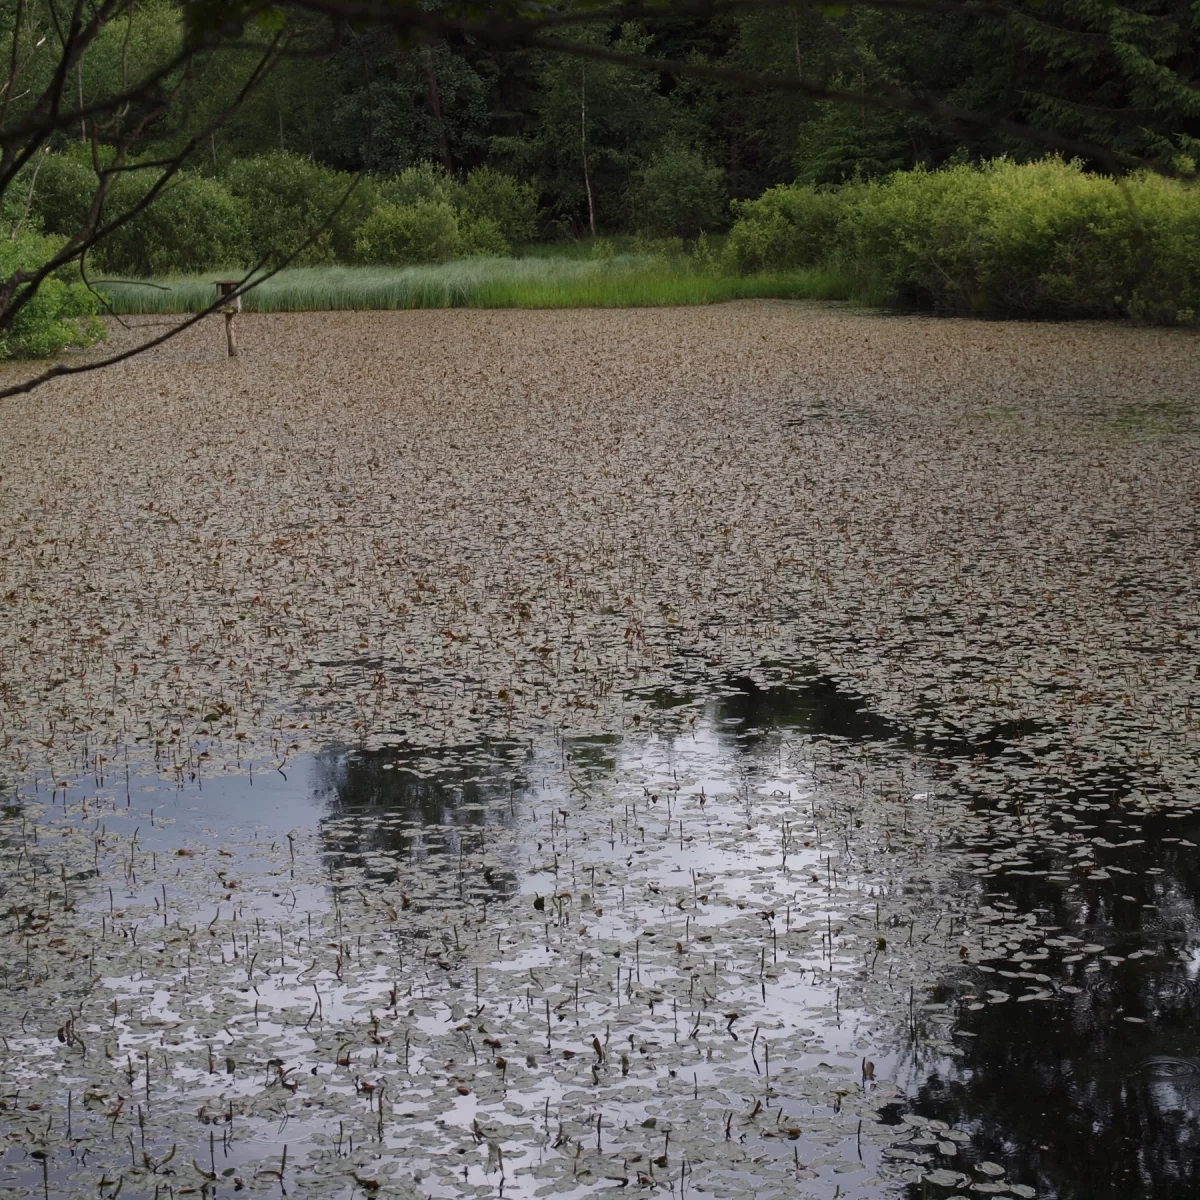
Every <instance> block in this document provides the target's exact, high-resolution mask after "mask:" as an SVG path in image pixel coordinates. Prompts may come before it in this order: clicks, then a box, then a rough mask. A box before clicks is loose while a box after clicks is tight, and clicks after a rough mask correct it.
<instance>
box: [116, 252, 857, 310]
mask: <svg viewBox="0 0 1200 1200" xmlns="http://www.w3.org/2000/svg"><path fill="white" fill-rule="evenodd" d="M219 275H220V273H219V272H213V273H212V274H209V275H204V276H186V277H181V278H177V279H166V280H161V281H160V280H104V281H101V282H98V283H97V284H96V285H95V286H96V290H97V291H98V292H100V294H101V295H102V296H103V298H104V300H105V301H106V302H107V304H108V305H109V306H110V307H111V311H113V312H115V313H117V314H119V315H121V316H136V315H149V314H170V313H180V314H182V313H194V312H198V311H200V310H201V309H203V308H205V307H206V306H207V305H209V304H211V303H212V301H213V299H214V296H215V290H214V286H213V280H214V279H215V278H217V277H218V276H219ZM848 297H849V288H848V286H847V284H846V282H845V281H844V280H842V279H841V278H839V277H838V276H837V275H836V274H835V273H833V272H830V271H826V270H820V269H808V270H797V271H789V272H786V273H762V274H757V275H748V276H727V275H721V274H716V273H710V272H706V271H702V270H699V269H697V268H696V267H695V266H694V265H692V264H690V263H682V264H677V263H672V262H669V261H667V262H665V261H663V260H661V259H649V258H644V257H637V256H632V255H622V256H615V257H612V258H595V259H582V260H580V259H565V258H533V257H531V258H513V259H484V258H480V259H467V260H461V261H457V262H451V263H445V264H443V265H440V266H423V267H348V266H332V267H295V268H291V269H289V270H286V271H281V272H280V273H279V274H278V275H276V276H273V277H272V278H270V279H267V280H264V281H263V282H262V283H261V284H258V285H256V286H255V287H253V288H251V289H250V291H249V292H247V294H246V296H245V298H244V300H243V305H244V307H245V309H246V310H247V311H248V312H330V311H368V310H379V309H404V308H638V307H653V306H668V305H691V304H714V303H718V302H720V301H723V300H746V299H792V300H795V299H808V300H844V299H848Z"/></svg>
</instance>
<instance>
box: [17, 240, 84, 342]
mask: <svg viewBox="0 0 1200 1200" xmlns="http://www.w3.org/2000/svg"><path fill="white" fill-rule="evenodd" d="M59 245H60V242H59V240H58V239H55V238H47V237H39V236H36V235H30V234H26V233H18V234H17V236H16V237H13V236H11V231H5V230H3V229H0V279H8V278H10V277H11V276H12V275H13V274H14V273H15V272H17V271H30V270H34V269H36V268H37V267H39V266H41V265H42V264H43V263H45V262H47V261H48V260H49V259H50V258H51V256H52V255H53V254H54V253H55V251H56V250H57V248H58V246H59ZM99 308H100V303H99V301H98V299H97V298H96V296H95V295H94V293H93V292H91V291H90V290H89V289H88V288H87V287H85V286H84V285H83V284H82V283H70V282H67V281H66V280H64V279H60V278H55V277H53V276H52V277H51V278H49V279H47V280H46V281H45V282H44V283H43V284H42V285H41V287H39V288H38V290H37V292H36V294H35V295H34V296H33V297H31V298H30V300H29V302H28V303H27V304H25V305H24V306H23V307H22V308H21V309H20V311H19V312H18V313H17V314H16V317H15V319H14V321H13V324H12V327H11V329H9V330H7V331H5V332H4V333H0V359H8V358H49V357H50V356H51V355H54V354H58V353H60V352H61V351H62V350H65V349H66V348H67V347H68V346H90V345H92V344H93V343H95V342H96V341H98V340H99V339H100V338H101V337H102V336H103V333H104V327H103V325H101V323H100V321H99V319H98V318H97V316H96V313H97V312H98V310H99Z"/></svg>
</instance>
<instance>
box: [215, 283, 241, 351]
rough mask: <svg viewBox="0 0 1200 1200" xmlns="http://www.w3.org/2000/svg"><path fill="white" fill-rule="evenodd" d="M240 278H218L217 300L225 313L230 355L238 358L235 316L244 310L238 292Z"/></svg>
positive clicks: (226, 339)
mask: <svg viewBox="0 0 1200 1200" xmlns="http://www.w3.org/2000/svg"><path fill="white" fill-rule="evenodd" d="M241 282H242V281H241V280H240V279H218V280H217V281H216V283H217V300H218V301H219V302H220V311H221V312H222V313H224V314H225V342H226V345H227V346H228V347H229V357H230V358H237V352H238V347H237V334H236V333H235V332H234V328H233V318H234V317H236V316H237V315H238V313H240V312H241V311H242V297H241V296H240V295H239V294H238V287H239V286H240V285H241Z"/></svg>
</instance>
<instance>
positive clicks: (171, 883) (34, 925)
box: [0, 669, 1200, 1198]
mask: <svg viewBox="0 0 1200 1200" xmlns="http://www.w3.org/2000/svg"><path fill="white" fill-rule="evenodd" d="M771 674H772V675H773V676H774V679H773V680H772V681H771V682H764V681H761V679H760V682H755V681H754V680H753V679H751V678H742V679H737V680H732V681H731V682H730V685H729V686H728V687H727V688H725V689H722V690H721V692H720V693H718V694H717V695H714V696H710V697H696V698H690V699H689V698H684V697H681V696H679V695H672V696H669V697H665V698H664V700H665V701H666V704H665V705H664V707H663V708H662V709H661V712H662V713H663V715H664V716H663V721H662V724H661V726H660V729H659V731H658V732H656V733H654V734H635V735H627V736H622V737H582V738H566V739H562V740H560V741H558V742H538V741H537V740H536V739H535V740H533V741H525V742H507V743H505V742H500V743H485V744H481V745H478V746H475V747H473V748H470V749H463V750H460V751H447V752H440V753H430V752H427V751H420V750H407V751H406V750H403V749H399V748H397V749H392V750H388V751H381V752H374V753H369V752H355V751H348V750H344V749H337V748H334V749H329V750H326V751H323V752H321V753H318V754H316V755H312V756H306V757H304V758H303V759H301V760H299V761H297V762H295V763H294V764H292V765H291V766H290V768H289V769H288V771H287V772H282V771H269V772H267V773H265V774H263V773H261V772H260V773H259V774H257V775H233V776H224V777H215V778H210V779H208V780H197V781H195V782H191V781H189V780H187V779H184V780H182V781H181V783H180V785H179V786H163V785H159V784H156V783H155V782H152V781H150V780H143V779H139V777H137V776H133V777H132V779H131V783H130V787H129V790H128V791H126V788H125V783H124V779H123V777H122V778H121V779H120V780H119V781H118V785H117V786H116V787H112V788H104V787H98V786H96V782H95V780H94V779H93V780H92V781H90V783H85V782H83V781H77V782H76V785H75V786H69V787H66V788H63V789H60V790H58V791H56V792H54V793H53V794H52V796H51V797H50V798H47V797H45V796H44V795H40V794H39V795H38V796H36V797H29V798H28V800H27V801H26V803H25V804H24V805H21V804H19V805H18V807H27V808H28V810H29V813H30V814H32V813H34V812H36V813H37V814H38V816H37V826H36V832H35V833H31V832H30V831H31V829H32V822H33V818H32V815H30V816H29V817H28V818H27V820H26V822H25V824H24V830H25V835H24V836H25V843H24V845H25V849H24V850H23V851H18V859H19V860H21V859H22V854H23V856H24V857H23V860H22V861H24V862H25V863H28V864H29V865H30V866H32V865H33V864H35V863H36V864H40V865H41V868H42V871H43V876H42V883H41V886H42V887H46V888H47V889H49V888H51V887H55V888H63V887H65V888H66V893H67V899H66V904H67V906H68V911H66V912H62V913H61V914H58V913H52V912H51V910H52V909H53V908H54V907H55V901H54V900H52V899H49V898H48V900H47V906H46V911H45V912H41V911H39V908H40V905H38V904H33V903H31V904H30V905H29V907H28V908H26V909H25V910H24V911H21V909H20V908H18V909H17V910H16V911H15V912H13V913H10V916H12V917H13V918H14V930H15V932H16V934H17V937H18V939H19V940H20V941H23V942H24V947H23V952H24V955H25V957H24V959H22V958H21V956H20V953H18V954H17V955H12V956H10V958H9V961H8V964H7V965H6V968H5V973H6V979H5V983H6V987H5V992H4V998H5V1012H6V1025H7V1026H8V1028H9V1031H10V1035H9V1036H8V1038H7V1057H6V1061H5V1084H6V1086H5V1102H6V1117H7V1118H8V1122H9V1124H10V1127H11V1130H12V1133H13V1134H16V1136H15V1137H11V1136H10V1140H9V1147H8V1149H7V1152H6V1154H5V1157H4V1160H3V1165H2V1166H0V1171H2V1172H3V1174H2V1175H0V1179H3V1181H4V1183H5V1185H6V1186H7V1187H10V1188H11V1187H16V1188H18V1189H21V1187H22V1185H24V1189H25V1190H28V1191H29V1192H30V1193H31V1194H32V1193H35V1192H36V1191H38V1190H39V1188H40V1187H41V1185H42V1172H43V1168H44V1169H45V1171H46V1173H47V1180H48V1186H49V1187H50V1190H51V1192H52V1194H63V1195H65V1194H73V1192H74V1191H75V1190H76V1189H78V1191H79V1193H80V1194H83V1192H84V1191H87V1190H88V1181H92V1183H93V1184H94V1181H95V1180H96V1179H98V1178H107V1179H109V1180H110V1181H111V1183H112V1185H113V1186H114V1187H115V1186H116V1184H117V1183H118V1181H120V1180H122V1179H123V1180H124V1184H123V1187H122V1194H125V1195H147V1196H150V1195H154V1194H155V1191H156V1189H159V1190H160V1194H168V1193H167V1189H168V1188H172V1189H175V1190H177V1191H178V1190H181V1189H183V1188H186V1187H187V1186H188V1185H189V1184H190V1185H191V1186H193V1187H196V1188H200V1189H201V1190H203V1189H204V1188H205V1187H210V1188H213V1189H215V1188H218V1187H221V1186H225V1185H228V1186H230V1187H239V1186H243V1187H248V1188H249V1187H254V1186H260V1187H261V1186H266V1185H267V1184H270V1185H271V1186H279V1185H282V1186H283V1187H285V1188H293V1189H296V1190H299V1191H301V1192H302V1193H304V1194H309V1193H312V1194H339V1189H343V1188H345V1187H346V1186H347V1174H349V1175H350V1183H354V1182H355V1179H356V1178H357V1180H358V1181H359V1183H358V1186H360V1187H362V1188H365V1189H366V1190H367V1191H369V1192H380V1191H381V1189H382V1188H384V1187H385V1186H386V1187H387V1188H389V1189H391V1190H399V1191H400V1192H405V1191H407V1192H411V1193H412V1194H425V1195H455V1194H461V1193H462V1192H464V1191H472V1192H475V1191H477V1192H478V1193H479V1194H481V1195H482V1194H484V1193H488V1194H490V1193H491V1192H493V1191H499V1190H500V1188H501V1187H503V1190H504V1193H505V1194H506V1195H511V1196H521V1195H537V1194H541V1193H542V1191H543V1190H544V1189H545V1188H546V1187H547V1186H548V1185H549V1186H550V1187H551V1189H552V1192H553V1194H556V1195H558V1194H576V1193H578V1194H580V1195H583V1194H591V1193H593V1192H595V1191H603V1190H604V1189H606V1188H613V1187H617V1188H624V1187H626V1186H634V1185H635V1184H637V1183H638V1181H639V1180H640V1181H641V1185H642V1186H658V1187H662V1188H679V1189H680V1190H681V1191H683V1192H687V1191H689V1190H690V1191H693V1192H695V1193H697V1194H700V1193H705V1192H711V1193H713V1194H716V1195H736V1194H740V1193H742V1192H746V1191H747V1190H748V1189H753V1190H754V1191H755V1192H756V1193H758V1192H764V1191H768V1190H769V1189H770V1187H771V1186H772V1185H775V1186H777V1187H779V1188H780V1189H782V1190H787V1188H788V1187H792V1188H794V1187H795V1186H796V1185H797V1184H801V1185H802V1186H803V1189H804V1191H805V1193H806V1194H811V1195H813V1196H833V1195H862V1196H870V1195H880V1196H882V1195H888V1194H893V1193H894V1192H895V1190H896V1188H897V1187H898V1186H902V1185H904V1184H906V1183H907V1185H908V1187H909V1188H910V1189H915V1190H914V1191H913V1194H914V1195H918V1194H921V1193H922V1188H923V1189H924V1193H925V1194H934V1195H951V1194H954V1193H955V1192H966V1191H968V1190H970V1189H971V1188H974V1190H975V1193H978V1192H979V1191H980V1189H981V1187H982V1188H983V1189H985V1190H986V1191H989V1192H991V1193H992V1194H1007V1195H1017V1196H1023V1195H1034V1194H1038V1195H1054V1196H1061V1197H1064V1198H1066V1197H1098V1196H1112V1197H1118V1196H1122V1197H1127V1196H1131V1195H1139V1194H1140V1195H1147V1196H1150V1195H1153V1196H1171V1195H1178V1196H1184V1195H1188V1194H1194V1188H1195V1187H1196V1185H1197V1183H1198V1179H1197V1171H1198V1170H1200V1167H1198V1166H1197V1163H1198V1157H1197V1155H1196V1153H1195V1144H1194V1143H1195V1130H1196V1120H1197V1116H1198V1115H1200V1110H1198V1106H1200V1042H1198V1040H1197V1034H1196V1028H1197V1025H1196V1015H1197V1013H1196V1006H1197V966H1198V964H1200V944H1198V938H1197V921H1196V910H1195V905H1196V898H1197V895H1198V894H1200V893H1198V888H1200V874H1198V873H1197V865H1196V859H1195V856H1194V855H1193V854H1191V853H1190V851H1191V850H1193V849H1194V847H1195V844H1196V842H1195V840H1194V839H1196V838H1198V837H1200V819H1197V818H1196V817H1195V816H1194V815H1192V814H1191V813H1188V812H1174V811H1172V809H1171V807H1170V806H1169V804H1166V803H1162V804H1155V805H1153V806H1147V805H1146V804H1145V803H1144V802H1143V803H1141V804H1138V805H1135V806H1133V808H1132V809H1131V808H1130V807H1129V806H1128V803H1127V802H1128V801H1129V799H1130V794H1131V792H1132V787H1133V785H1132V783H1131V782H1130V781H1125V782H1124V785H1122V781H1121V780H1120V779H1119V777H1118V776H1117V775H1115V774H1111V773H1104V774H1099V773H1098V774H1097V777H1096V778H1095V780H1094V784H1093V786H1092V787H1091V788H1080V789H1078V790H1076V791H1074V792H1073V793H1072V794H1071V795H1070V796H1069V797H1064V798H1062V799H1061V800H1060V801H1059V803H1058V805H1056V808H1055V810H1054V813H1053V815H1054V816H1055V817H1056V818H1057V819H1058V820H1059V821H1060V822H1061V821H1063V820H1066V821H1067V824H1066V825H1065V826H1064V827H1063V830H1064V832H1063V833H1062V834H1061V835H1060V837H1061V839H1062V840H1061V841H1060V843H1059V844H1058V845H1055V844H1053V843H1050V844H1047V843H1048V842H1049V839H1041V841H1040V844H1037V845H1032V846H1031V845H1030V844H1029V843H1030V842H1031V841H1032V840H1033V839H1034V838H1035V836H1036V825H1037V824H1038V822H1040V821H1043V820H1045V819H1046V818H1047V817H1049V816H1050V815H1051V814H1050V813H1049V811H1048V810H1047V808H1046V807H1045V806H1041V807H1040V808H1035V807H1034V805H1035V804H1036V801H1031V802H1030V803H1029V806H1028V807H1025V806H1024V805H1019V804H1018V803H1017V802H1016V801H1014V802H1012V803H1011V805H1010V806H1007V807H1008V811H1001V812H996V811H994V810H993V811H991V812H990V813H989V814H988V816H987V818H986V819H985V824H984V825H980V824H979V817H978V812H977V811H976V810H977V807H978V805H979V803H980V802H981V799H982V795H986V793H981V791H980V790H977V789H976V788H975V787H973V786H972V781H971V780H970V778H969V775H967V776H964V772H966V771H968V770H972V771H975V772H978V771H979V769H980V766H981V763H993V764H1000V765H999V766H998V767H996V768H993V769H994V770H996V769H998V770H1000V771H1002V772H1005V773H1007V774H1008V776H1009V778H1010V781H1011V784H1012V785H1013V788H1014V791H1017V790H1019V789H1021V788H1022V787H1023V786H1025V785H1027V782H1028V774H1029V771H1030V767H1031V765H1032V764H1033V763H1034V762H1035V761H1036V753H1037V752H1036V750H1035V749H1031V748H1029V747H1027V746H1026V745H1025V743H1026V741H1027V740H1028V737H1033V738H1035V739H1036V738H1039V737H1041V738H1044V735H1042V734H1030V735H1028V736H1027V737H1022V736H1021V735H1020V733H1017V734H1015V735H1013V736H1012V737H1011V740H1010V739H1009V738H1008V737H1006V736H1005V735H1003V734H1000V735H997V737H996V738H994V739H991V740H987V741H984V742H982V743H980V744H977V745H971V744H963V745H961V746H953V747H951V749H950V752H949V753H947V752H946V750H945V748H942V752H941V753H940V754H938V755H936V756H935V755H934V754H932V753H930V751H929V749H927V748H925V747H922V746H921V745H920V744H919V742H920V739H918V738H915V737H914V736H912V735H911V733H906V732H905V731H904V730H903V729H900V728H896V727H893V726H892V725H891V724H890V723H889V722H887V721H884V720H882V719H880V718H873V717H871V715H870V714H869V713H868V712H866V711H865V710H864V707H863V705H862V703H861V698H859V697H855V696H853V695H848V694H847V693H845V692H843V691H841V690H839V689H838V688H837V687H836V686H835V685H834V684H833V683H831V682H830V681H829V680H827V679H821V678H810V679H804V678H800V679H795V678H793V679H790V680H787V681H786V682H784V681H783V676H782V674H781V672H780V671H779V670H778V669H776V670H775V671H774V672H772V673H771ZM285 776H286V777H285ZM47 799H49V802H47ZM14 820H15V814H14V815H13V816H11V817H10V823H11V822H12V821H14ZM985 831H986V833H987V839H988V840H987V845H988V852H987V854H986V855H985V854H981V853H978V852H975V853H972V852H971V850H970V847H972V846H975V845H977V844H978V842H977V841H976V840H975V839H974V838H973V837H972V836H971V834H972V833H982V832H985ZM33 837H36V844H34V845H32V846H31V845H30V841H31V838H33ZM47 843H49V847H48V848H47V849H46V850H45V851H43V850H42V849H41V847H42V846H43V845H46V844H47ZM64 845H65V846H71V847H73V848H74V850H75V851H77V852H81V851H82V850H84V849H85V848H88V847H90V848H91V849H92V851H93V852H94V853H93V855H92V859H91V863H90V864H89V863H88V860H87V856H86V854H83V855H82V861H81V864H77V865H82V869H81V870H79V871H78V872H77V881H76V880H72V879H71V877H70V874H69V873H66V871H65V869H64V870H63V871H60V874H59V877H58V878H57V879H55V878H54V877H53V876H50V878H49V880H47V878H46V875H45V872H46V871H47V870H48V869H49V865H50V864H52V863H53V862H54V861H55V860H56V859H57V860H58V861H59V862H60V863H64V862H67V861H70V859H71V854H70V853H69V852H68V853H66V854H64V852H63V847H64ZM1068 846H1069V847H1070V849H1068ZM1083 848H1086V849H1088V850H1090V851H1091V853H1090V854H1089V855H1087V856H1086V859H1087V860H1086V862H1085V863H1084V864H1083V866H1084V869H1083V870H1081V869H1080V862H1079V859H1078V857H1075V858H1074V861H1073V856H1077V855H1078V850H1079V849H1083ZM1096 848H1099V849H1096ZM6 849H7V850H8V851H9V857H10V862H11V851H12V849H13V847H12V845H10V846H9V847H7V848H6ZM976 864H982V865H976ZM89 866H90V869H88V868H89ZM29 889H30V891H29V895H30V898H31V900H32V898H33V897H34V896H37V895H38V883H37V882H36V880H34V879H30V881H29ZM62 905H63V901H62V900H61V899H60V900H59V901H58V906H59V907H60V908H61V907H62ZM97 917H98V918H99V920H100V922H101V929H100V932H99V944H98V945H97V944H96V938H97V931H96V929H95V922H96V919H97ZM81 927H82V929H81ZM20 941H19V942H18V949H19V950H20ZM56 943H57V945H56ZM68 951H69V954H68ZM56 958H57V959H58V961H57V962H56V961H55V959H56ZM83 964H86V974H88V975H90V976H91V978H92V980H93V982H94V984H95V986H92V987H88V986H87V983H86V980H85V979H83V978H81V977H80V976H81V974H83V973H85V972H84V971H83V970H81V967H82V966H83ZM51 980H53V981H54V989H55V993H56V998H55V1001H54V1005H53V1008H52V1011H51V1012H50V1013H48V1014H47V1015H50V1016H53V1017H55V1018H56V1019H57V1020H58V1021H59V1025H58V1028H57V1029H56V1030H55V1033H54V1035H53V1037H52V1038H51V1039H47V1038H46V1037H45V1036H44V1035H42V1036H37V1035H36V1034H35V1035H33V1036H27V1035H26V1034H25V1033H24V1031H23V1030H22V1029H20V1025H21V1022H22V1020H23V1019H24V1016H25V1015H27V1012H28V1009H29V1008H31V1007H36V1006H37V1005H38V1004H39V1003H45V999H44V992H45V989H46V987H47V985H48V984H49V982H50V981H51ZM22 1010H24V1011H22ZM51 1061H53V1062H54V1063H55V1068H54V1070H53V1071H52V1072H48V1071H47V1066H48V1064H49V1062H51ZM64 1089H66V1090H67V1091H70V1092H71V1099H72V1105H71V1110H70V1115H69V1117H68V1116H67V1106H66V1097H65V1095H64ZM122 1101H124V1103H125V1104H128V1105H130V1106H131V1107H134V1108H135V1109H136V1118H135V1119H136V1122H137V1132H136V1134H130V1135H127V1136H126V1137H125V1138H117V1137H116V1136H115V1132H114V1130H115V1127H117V1126H118V1125H119V1124H120V1122H121V1115H122V1114H121V1113H120V1111H119V1109H120V1108H121V1105H122ZM114 1110H118V1111H114ZM43 1114H45V1115H44V1116H43ZM64 1120H69V1122H70V1123H69V1125H68V1126H66V1127H63V1124H62V1123H63V1121H64ZM56 1125H57V1128H55V1126H56ZM131 1137H132V1139H133V1140H132V1143H130V1138H131ZM285 1146H286V1147H287V1156H288V1164H287V1165H286V1166H285V1165H284V1162H283V1155H284V1147H285ZM172 1148H174V1150H175V1153H174V1155H173V1156H172V1157H171V1158H170V1159H169V1160H168V1157H167V1156H168V1155H170V1154H171V1151H172ZM206 1156H207V1158H206ZM362 1180H368V1181H370V1182H373V1183H378V1184H379V1187H378V1188H376V1187H371V1186H370V1185H369V1183H368V1184H363V1183H361V1181H362ZM1000 1189H1004V1190H1003V1192H1001V1191H1000Z"/></svg>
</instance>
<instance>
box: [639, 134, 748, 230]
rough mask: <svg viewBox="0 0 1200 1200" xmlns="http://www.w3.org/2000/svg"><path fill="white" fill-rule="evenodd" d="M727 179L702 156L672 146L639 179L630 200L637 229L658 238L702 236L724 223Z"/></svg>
mask: <svg viewBox="0 0 1200 1200" xmlns="http://www.w3.org/2000/svg"><path fill="white" fill-rule="evenodd" d="M725 201H726V194H725V175H724V172H723V171H722V170H721V168H720V167H717V166H714V165H713V164H712V163H711V162H709V161H708V160H707V159H706V158H705V157H704V156H703V155H701V154H699V153H697V152H696V151H695V150H692V149H691V148H690V147H688V146H686V145H683V144H682V143H680V142H669V143H668V144H667V145H665V146H664V147H663V148H662V149H661V150H659V152H658V153H657V154H656V155H655V156H654V157H653V158H652V159H651V160H650V161H649V162H648V163H647V164H646V165H645V166H644V167H643V168H642V169H641V170H640V171H639V172H638V173H637V174H636V176H635V177H634V181H633V184H632V185H631V187H630V189H629V192H628V193H627V195H626V205H627V207H628V209H629V213H630V217H631V219H632V221H633V223H634V225H635V226H637V228H638V229H639V230H641V231H642V232H644V233H649V234H652V235H655V236H658V237H684V238H694V237H698V236H699V235H700V234H701V233H703V232H705V231H711V230H714V229H717V228H718V227H720V226H722V225H723V224H724V223H725V210H726V203H725Z"/></svg>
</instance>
